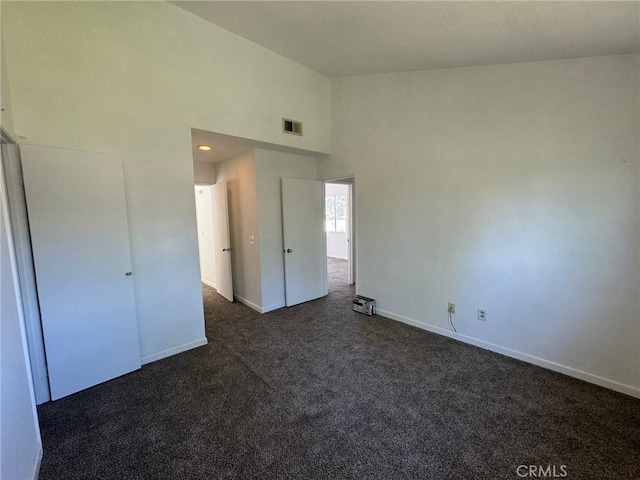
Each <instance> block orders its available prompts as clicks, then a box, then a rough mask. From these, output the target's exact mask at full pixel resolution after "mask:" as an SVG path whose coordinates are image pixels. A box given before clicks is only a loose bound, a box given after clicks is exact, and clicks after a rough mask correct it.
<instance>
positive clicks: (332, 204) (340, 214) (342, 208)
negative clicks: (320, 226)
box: [325, 195, 347, 232]
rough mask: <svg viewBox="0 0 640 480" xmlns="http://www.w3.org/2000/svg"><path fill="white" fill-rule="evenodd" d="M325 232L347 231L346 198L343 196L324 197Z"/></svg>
mask: <svg viewBox="0 0 640 480" xmlns="http://www.w3.org/2000/svg"><path fill="white" fill-rule="evenodd" d="M325 230H326V231H327V232H346V231H347V197H346V196H345V195H327V196H326V197H325Z"/></svg>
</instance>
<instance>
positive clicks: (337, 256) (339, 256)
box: [327, 254, 349, 260]
mask: <svg viewBox="0 0 640 480" xmlns="http://www.w3.org/2000/svg"><path fill="white" fill-rule="evenodd" d="M327 258H337V259H338V260H349V258H348V257H345V256H343V255H329V254H327Z"/></svg>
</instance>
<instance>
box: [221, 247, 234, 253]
mask: <svg viewBox="0 0 640 480" xmlns="http://www.w3.org/2000/svg"><path fill="white" fill-rule="evenodd" d="M222 251H223V252H231V251H233V248H223V249H222Z"/></svg>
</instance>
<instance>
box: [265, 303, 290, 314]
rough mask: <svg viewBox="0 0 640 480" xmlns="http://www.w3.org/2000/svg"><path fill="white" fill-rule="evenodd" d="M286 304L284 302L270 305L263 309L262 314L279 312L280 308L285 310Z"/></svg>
mask: <svg viewBox="0 0 640 480" xmlns="http://www.w3.org/2000/svg"><path fill="white" fill-rule="evenodd" d="M285 306H286V305H285V303H284V302H278V303H272V304H271V305H268V306H266V307H263V308H262V312H261V313H267V312H272V311H274V310H278V309H279V308H283V307H285Z"/></svg>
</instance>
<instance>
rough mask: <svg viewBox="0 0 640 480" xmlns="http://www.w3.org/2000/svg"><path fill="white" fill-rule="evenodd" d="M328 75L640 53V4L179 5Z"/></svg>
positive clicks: (302, 2)
mask: <svg viewBox="0 0 640 480" xmlns="http://www.w3.org/2000/svg"><path fill="white" fill-rule="evenodd" d="M172 3H174V4H175V5H177V6H178V7H180V8H183V9H185V10H187V11H189V12H191V13H193V14H195V15H197V16H199V17H201V18H203V19H205V20H207V21H209V22H212V23H214V24H216V25H218V26H220V27H222V28H224V29H226V30H229V31H231V32H234V33H236V34H237V35H239V36H241V37H244V38H246V39H248V40H250V41H252V42H255V43H257V44H259V45H261V46H263V47H265V48H268V49H270V50H273V51H275V52H277V53H280V54H281V55H283V56H285V57H288V58H290V59H292V60H294V61H296V62H299V63H301V64H303V65H306V66H308V67H309V68H311V69H313V70H315V71H317V72H319V73H322V74H325V75H327V76H331V77H334V76H345V75H360V74H368V73H381V72H396V71H409V70H427V69H435V68H449V67H463V66H473V65H488V64H499V63H513V62H528V61H538V60H552V59H559V58H575V57H585V56H596V55H611V54H620V53H636V52H639V51H640V21H639V18H640V3H639V2H636V1H633V2H618V1H603V2H592V1H582V2H580V1H577V2H563V1H549V2H537V1H531V2H526V1H525V2H519V1H514V2H486V1H476V2H460V1H441V2H430V1H422V2H405V1H365V2H362V1H353V2H352V1H343V2H337V1H333V2H325V1H284V2H272V1H246V2H245V1H235V2H233V1H232V2H229V1H227V2H224V1H223V2H218V1H180V2H172Z"/></svg>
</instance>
